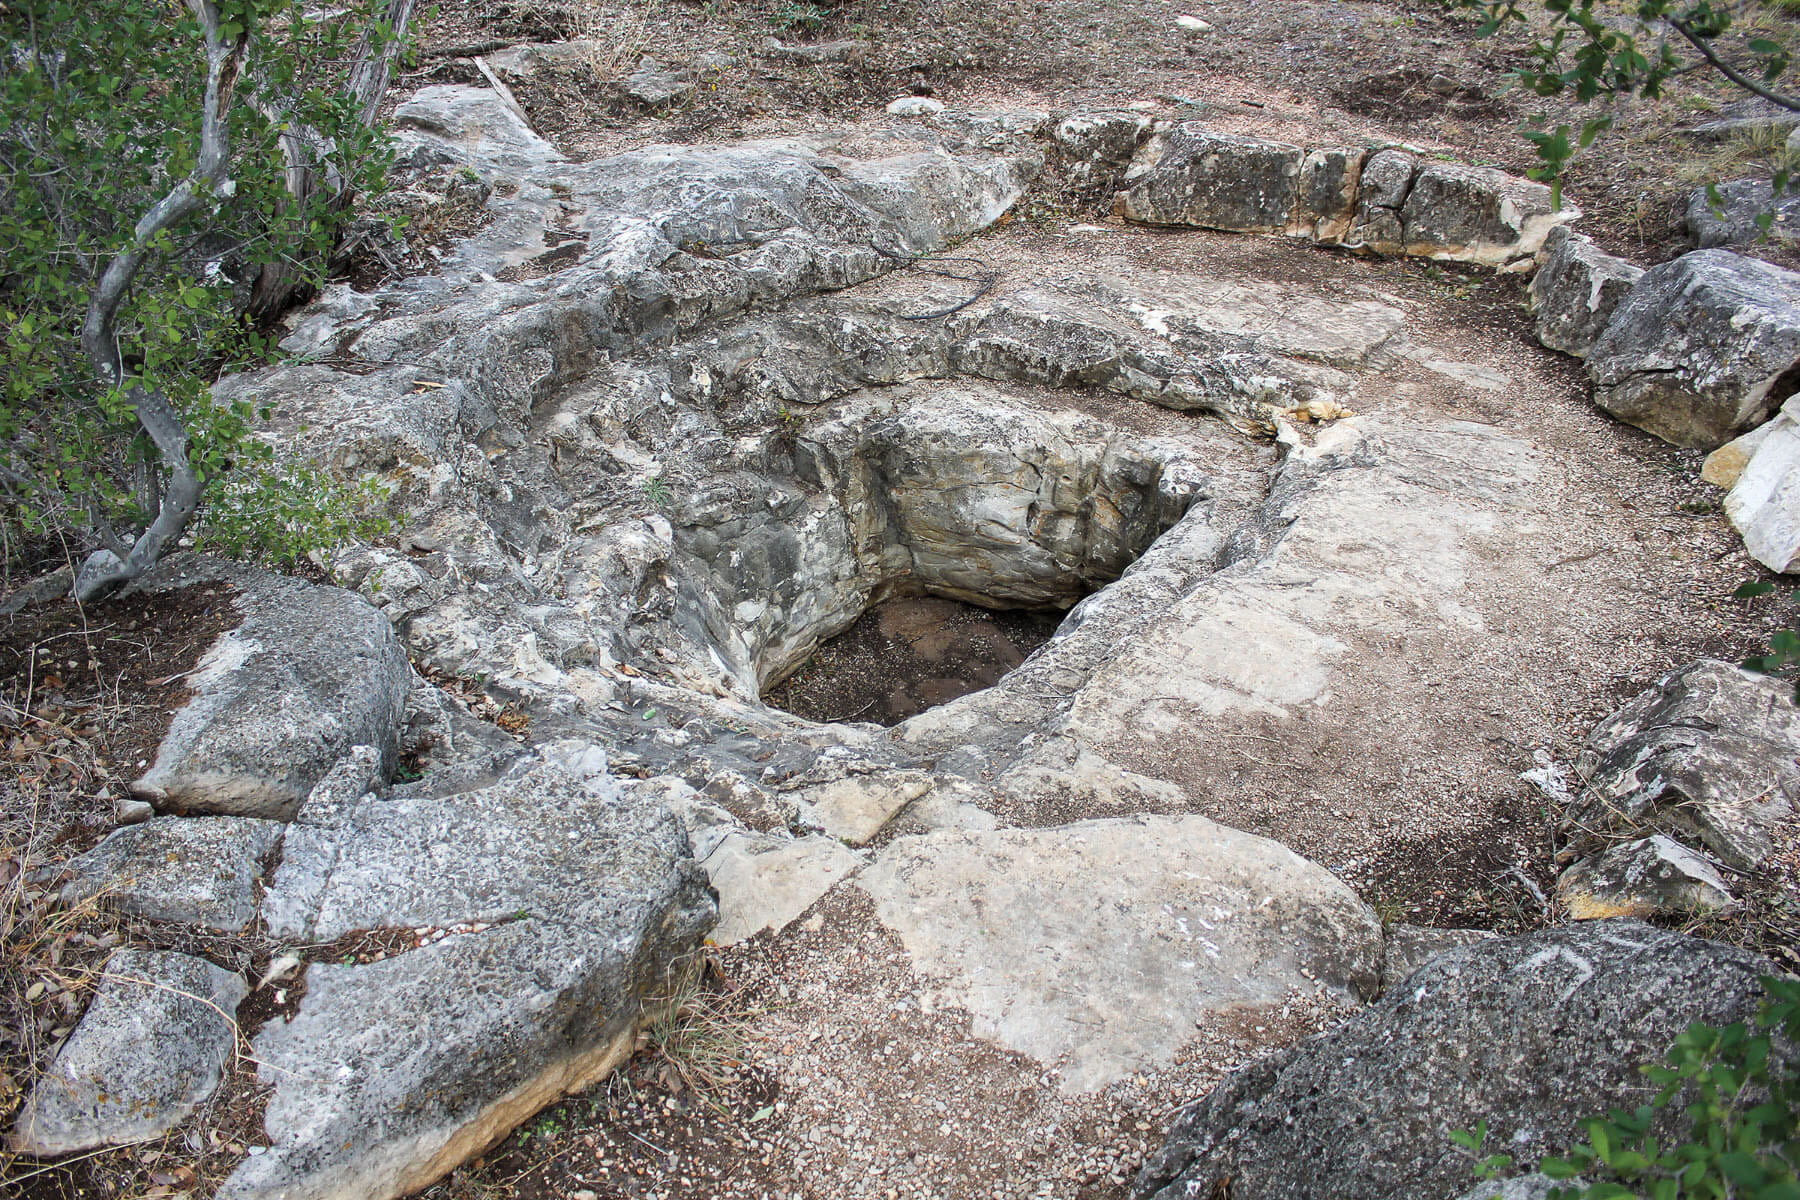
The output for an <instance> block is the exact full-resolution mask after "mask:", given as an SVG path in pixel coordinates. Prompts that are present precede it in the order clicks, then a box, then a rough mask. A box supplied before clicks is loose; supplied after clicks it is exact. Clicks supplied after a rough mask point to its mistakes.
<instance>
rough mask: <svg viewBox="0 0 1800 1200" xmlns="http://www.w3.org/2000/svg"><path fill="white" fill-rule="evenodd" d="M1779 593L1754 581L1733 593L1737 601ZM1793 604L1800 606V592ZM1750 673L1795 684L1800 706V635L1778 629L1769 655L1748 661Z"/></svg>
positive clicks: (1792, 598)
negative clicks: (1753, 672)
mask: <svg viewBox="0 0 1800 1200" xmlns="http://www.w3.org/2000/svg"><path fill="white" fill-rule="evenodd" d="M1774 590H1775V585H1774V584H1772V583H1758V582H1755V581H1751V582H1749V583H1742V584H1739V585H1738V589H1737V590H1736V591H1735V592H1733V593H1731V598H1732V599H1733V600H1755V599H1757V598H1758V597H1761V596H1767V595H1769V594H1770V593H1771V592H1773V591H1774ZM1789 600H1790V601H1791V602H1792V603H1794V604H1800V592H1795V593H1793V595H1792V596H1790V597H1789ZM1743 666H1744V669H1745V670H1747V671H1756V672H1758V673H1760V674H1763V675H1775V676H1779V677H1781V678H1784V679H1793V680H1794V703H1796V704H1800V633H1796V632H1795V631H1794V630H1792V629H1778V630H1776V631H1775V632H1774V633H1773V634H1771V635H1770V636H1769V652H1768V653H1767V654H1760V655H1757V656H1756V657H1754V658H1747V659H1745V660H1744V663H1743Z"/></svg>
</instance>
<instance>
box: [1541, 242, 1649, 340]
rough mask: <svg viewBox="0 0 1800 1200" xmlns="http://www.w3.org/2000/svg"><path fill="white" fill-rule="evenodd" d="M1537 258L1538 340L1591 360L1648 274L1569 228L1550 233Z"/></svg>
mask: <svg viewBox="0 0 1800 1200" xmlns="http://www.w3.org/2000/svg"><path fill="white" fill-rule="evenodd" d="M1538 258H1539V260H1540V261H1539V263H1538V269H1537V274H1535V275H1533V276H1532V277H1531V292H1530V295H1531V308H1532V311H1533V312H1534V313H1535V314H1536V316H1537V339H1538V341H1539V342H1541V343H1543V344H1544V345H1546V346H1548V347H1550V349H1552V350H1560V351H1562V352H1563V353H1564V354H1573V355H1574V356H1575V357H1576V358H1586V357H1587V355H1588V352H1589V351H1591V350H1592V349H1593V348H1594V342H1595V341H1596V340H1597V339H1598V338H1599V337H1600V334H1601V332H1602V331H1603V330H1605V328H1606V326H1607V323H1608V322H1610V321H1611V320H1612V315H1613V312H1614V310H1616V309H1617V308H1618V307H1619V302H1620V301H1621V300H1623V299H1624V298H1625V295H1626V293H1628V292H1630V291H1631V289H1632V287H1633V286H1634V285H1635V284H1636V283H1637V281H1638V280H1639V279H1641V278H1643V274H1644V272H1643V269H1642V268H1641V267H1635V266H1633V265H1632V264H1630V263H1628V262H1626V261H1625V260H1624V259H1622V258H1614V257H1613V256H1612V255H1610V254H1606V253H1604V252H1602V251H1601V249H1600V248H1599V247H1598V246H1596V245H1594V242H1593V239H1592V238H1588V237H1584V236H1582V235H1581V234H1579V233H1574V232H1571V231H1570V230H1569V228H1568V227H1567V226H1564V225H1559V226H1557V227H1556V228H1555V229H1552V230H1551V231H1550V236H1549V237H1547V238H1545V239H1544V248H1543V250H1542V251H1541V252H1540V253H1539V255H1538Z"/></svg>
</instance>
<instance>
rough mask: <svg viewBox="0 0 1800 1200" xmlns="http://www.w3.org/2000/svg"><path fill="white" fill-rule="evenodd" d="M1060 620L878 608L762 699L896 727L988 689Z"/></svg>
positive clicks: (796, 710)
mask: <svg viewBox="0 0 1800 1200" xmlns="http://www.w3.org/2000/svg"><path fill="white" fill-rule="evenodd" d="M1061 620H1062V614H1060V613H1042V612H1020V611H1016V610H1015V611H997V610H993V609H986V608H978V607H976V606H975V605H973V604H963V603H960V602H958V601H955V600H945V599H942V598H939V597H935V596H917V597H904V598H901V599H897V600H889V601H887V602H886V603H884V604H878V605H876V606H875V607H874V608H871V609H870V610H869V611H868V612H866V613H864V614H863V615H862V617H861V618H860V619H859V620H858V621H857V622H856V624H854V625H852V626H851V627H850V628H849V629H846V630H845V631H844V632H843V633H840V634H838V635H837V636H836V637H834V638H832V639H831V640H830V641H828V642H826V643H825V644H824V645H823V646H820V647H819V649H818V651H817V652H816V653H815V654H813V656H812V657H811V658H809V659H808V660H807V661H806V662H804V663H802V664H800V666H799V667H798V668H797V669H796V670H795V671H794V673H793V674H791V675H789V676H788V677H787V678H786V679H784V680H782V681H781V682H780V683H779V684H777V685H776V686H775V687H774V688H772V689H771V690H770V691H769V692H768V693H767V694H766V695H765V696H764V697H763V699H764V700H765V701H766V702H767V703H769V704H772V705H774V706H775V707H776V708H780V709H785V710H787V711H788V712H791V713H793V714H794V715H795V716H798V717H805V718H806V719H807V720H809V721H873V722H874V723H875V724H877V725H897V724H899V723H900V722H901V721H904V720H906V718H908V717H910V716H914V715H916V714H918V713H922V712H924V711H925V710H926V709H928V708H932V707H934V706H936V705H939V704H945V703H948V702H949V701H951V700H954V699H956V698H957V697H958V696H965V695H967V694H968V693H970V692H974V691H979V690H980V689H982V688H986V687H993V686H994V685H995V684H996V683H999V682H1000V678H1001V676H1003V675H1005V674H1006V673H1007V672H1008V671H1010V670H1012V669H1013V668H1014V667H1016V666H1018V665H1019V664H1020V663H1022V662H1024V661H1025V659H1026V656H1028V655H1029V654H1030V653H1031V652H1032V651H1033V650H1036V649H1037V648H1038V647H1039V646H1041V645H1043V644H1044V643H1045V642H1047V641H1049V640H1050V635H1051V634H1053V633H1055V632H1056V626H1057V624H1058V623H1059V622H1060V621H1061Z"/></svg>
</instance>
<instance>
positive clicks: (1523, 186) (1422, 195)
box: [1344, 149, 1581, 267]
mask: <svg viewBox="0 0 1800 1200" xmlns="http://www.w3.org/2000/svg"><path fill="white" fill-rule="evenodd" d="M1580 215H1581V214H1580V213H1579V212H1578V211H1576V210H1575V209H1573V208H1564V209H1562V210H1560V211H1559V210H1556V209H1554V208H1552V206H1551V203H1550V189H1549V188H1548V187H1546V186H1544V185H1543V184H1541V183H1534V182H1531V181H1530V180H1525V179H1518V178H1516V177H1514V176H1511V175H1507V174H1506V173H1504V172H1502V171H1496V170H1494V169H1493V168H1491V167H1472V166H1468V165H1465V164H1463V163H1454V162H1441V161H1438V160H1436V159H1422V158H1420V157H1419V156H1418V155H1416V154H1414V153H1412V152H1411V151H1407V150H1395V149H1389V150H1382V151H1379V152H1377V153H1375V154H1372V155H1370V156H1369V158H1368V160H1367V161H1366V162H1365V163H1364V164H1363V169H1362V187H1361V190H1360V192H1359V194H1358V197H1357V204H1356V219H1355V221H1354V222H1353V223H1352V225H1351V228H1350V230H1349V232H1348V233H1347V234H1346V235H1345V237H1344V243H1345V244H1346V245H1349V246H1353V247H1359V248H1364V249H1368V250H1373V251H1375V252H1376V253H1378V254H1408V255H1415V256H1418V257H1421V258H1435V259H1445V260H1449V261H1453V262H1468V263H1478V264H1481V265H1484V266H1492V267H1510V266H1513V265H1517V264H1524V265H1526V266H1529V264H1528V263H1525V260H1526V259H1529V258H1530V257H1531V256H1532V255H1534V254H1536V253H1537V252H1538V250H1539V249H1540V248H1541V247H1542V246H1543V244H1544V239H1545V238H1546V237H1548V236H1549V234H1550V231H1551V230H1552V229H1554V228H1555V227H1556V226H1557V225H1558V224H1560V223H1562V222H1565V221H1570V220H1574V219H1575V218H1576V217H1579V216H1580Z"/></svg>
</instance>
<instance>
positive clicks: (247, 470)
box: [0, 0, 393, 556]
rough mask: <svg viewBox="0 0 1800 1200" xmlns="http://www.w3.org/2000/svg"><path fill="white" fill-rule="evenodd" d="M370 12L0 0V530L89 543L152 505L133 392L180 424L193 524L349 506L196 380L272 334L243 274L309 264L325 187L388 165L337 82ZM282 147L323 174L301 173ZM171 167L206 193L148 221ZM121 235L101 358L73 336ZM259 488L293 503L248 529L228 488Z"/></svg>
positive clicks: (326, 240)
mask: <svg viewBox="0 0 1800 1200" xmlns="http://www.w3.org/2000/svg"><path fill="white" fill-rule="evenodd" d="M383 11H384V10H383V6H382V5H381V4H380V3H379V0H350V2H349V3H347V4H340V5H336V6H333V7H332V8H330V9H329V10H325V11H320V10H319V9H318V7H317V6H312V5H307V4H305V3H303V2H302V0H217V2H216V3H213V2H212V0H204V2H202V0H190V2H189V3H185V4H184V3H180V2H177V0H108V2H107V3H105V4H96V3H92V2H91V0H0V111H4V112H5V113H6V118H7V119H6V122H5V124H4V125H3V126H0V245H4V246H5V247H6V257H5V261H4V266H3V268H0V447H3V449H0V499H3V500H4V503H5V506H6V510H5V514H4V516H5V519H4V520H3V521H0V534H14V535H16V534H17V533H19V532H23V533H26V534H43V533H56V532H64V533H68V532H73V533H75V534H76V535H77V540H78V541H79V542H81V543H83V544H84V545H83V548H86V547H89V546H92V545H94V544H96V543H101V544H104V543H106V542H107V541H109V540H110V541H111V542H113V543H114V544H118V543H120V542H121V541H122V542H129V541H130V540H131V537H132V536H133V535H132V533H131V531H132V530H135V529H138V528H141V527H143V526H144V525H146V524H147V523H148V522H149V521H151V520H152V519H153V518H154V516H155V514H156V512H157V509H158V507H159V505H160V504H161V502H162V499H163V495H164V489H165V488H166V487H167V486H168V476H169V463H168V462H167V461H166V456H165V455H163V454H161V453H159V450H158V447H157V446H156V445H155V444H153V442H152V440H151V439H150V438H149V437H148V436H147V435H146V430H145V427H144V425H143V424H142V423H141V422H140V420H139V419H138V417H139V414H138V411H137V409H138V406H139V404H140V400H139V399H138V398H139V397H143V396H145V395H154V396H160V397H162V398H164V399H166V400H167V401H168V403H169V405H170V406H171V407H172V408H173V410H174V411H175V413H176V414H177V415H178V417H179V419H180V421H181V423H182V425H184V426H185V429H186V434H187V456H188V463H189V465H190V466H191V467H192V468H193V470H194V472H195V473H196V474H197V475H198V476H199V479H200V480H201V482H202V483H203V484H204V485H208V486H207V490H206V492H205V493H204V494H205V495H206V496H207V502H210V503H211V504H213V506H214V507H215V509H218V510H219V511H216V512H214V513H213V514H212V518H213V519H212V520H211V521H210V525H211V526H212V527H215V528H218V527H224V528H230V529H233V530H235V531H236V534H235V536H236V539H237V544H238V547H239V548H241V549H246V550H254V549H263V550H272V551H275V552H276V553H277V555H278V556H281V555H287V556H292V555H293V554H294V553H296V552H298V553H304V552H305V550H306V549H308V548H309V546H308V545H307V544H306V543H307V542H308V538H307V537H305V536H303V534H302V531H304V530H305V529H307V528H309V527H318V528H319V529H320V530H321V532H322V533H328V532H330V530H327V528H326V527H328V526H333V525H334V519H335V518H341V517H342V515H343V513H344V512H345V511H346V508H347V506H348V505H349V504H350V499H349V497H348V496H347V495H346V494H345V493H344V492H343V491H342V490H341V489H336V488H333V487H324V488H321V487H319V486H318V484H319V481H318V480H317V479H309V480H307V481H305V486H304V487H296V486H295V482H296V481H295V480H294V478H293V477H292V476H291V474H285V475H284V472H285V469H284V468H282V467H280V466H279V465H278V464H277V463H276V461H275V454H274V452H273V449H272V448H271V447H270V446H269V445H268V444H266V442H265V441H263V440H262V439H261V438H259V437H258V436H257V427H258V423H259V420H261V419H263V418H264V417H266V414H263V413H258V412H256V411H254V410H253V407H252V406H251V405H249V404H247V403H234V404H229V405H227V404H220V403H216V402H215V401H214V400H213V399H212V398H211V396H210V395H209V393H208V390H207V385H208V382H209V381H210V380H211V379H213V378H216V377H217V375H218V374H219V373H220V372H221V371H224V370H230V369H234V368H238V367H242V366H246V365H250V364H254V363H257V362H261V361H264V360H266V359H267V358H268V357H269V355H270V354H271V352H272V346H271V345H270V343H269V340H268V339H267V338H266V337H265V336H264V334H263V333H262V332H260V331H259V330H257V329H256V328H255V327H254V326H253V325H252V323H251V322H250V321H248V320H247V319H246V318H245V316H244V313H245V311H246V309H247V307H248V305H249V299H250V295H251V292H252V290H253V289H254V288H255V286H256V283H257V280H258V278H259V276H260V275H261V274H262V273H263V272H265V271H266V270H268V269H269V268H271V267H273V266H278V265H285V266H287V267H289V268H296V267H297V268H299V269H301V270H303V271H304V272H305V273H306V275H307V277H308V278H310V279H313V280H315V281H316V280H317V279H318V277H319V275H320V273H321V272H322V271H323V269H324V265H325V263H326V262H327V260H328V257H329V254H330V250H331V247H332V243H333V240H334V238H335V236H336V221H335V219H334V215H335V214H334V207H333V206H334V205H335V206H338V207H340V208H341V203H342V198H343V197H344V196H346V195H354V194H356V193H365V194H366V193H370V192H375V191H378V190H379V189H380V188H381V187H382V186H383V181H384V172H385V170H386V167H387V165H388V161H389V159H388V153H387V150H386V143H385V139H384V138H382V137H381V135H380V134H379V133H378V131H376V130H375V129H373V128H371V126H370V125H369V124H368V123H367V121H366V114H365V112H364V111H363V108H362V106H361V105H360V104H359V102H358V99H357V97H356V96H355V95H353V94H352V92H351V90H350V89H348V88H347V87H346V86H345V74H346V69H347V68H346V64H348V63H351V62H353V61H354V60H355V58H356V55H357V53H358V51H359V48H361V49H364V50H366V49H367V48H368V47H369V46H371V45H372V44H373V45H375V46H377V47H379V45H380V43H381V42H382V40H383V39H387V38H391V37H392V36H393V31H392V30H389V29H384V28H383V26H382V22H381V14H382V12H383ZM207 22H211V23H212V25H213V26H214V28H213V33H214V34H215V35H216V36H215V37H214V38H213V39H212V40H211V41H209V39H208V36H207V30H208V26H207V24H206V23H207ZM221 46H222V47H224V48H226V49H228V50H229V52H230V55H231V58H230V61H229V64H228V66H227V68H226V70H225V72H224V77H223V78H222V79H220V78H214V79H213V80H212V84H213V87H214V94H215V96H216V100H217V115H218V117H219V118H220V122H219V126H218V128H219V130H220V131H222V132H223V133H224V135H225V144H226V145H227V146H228V162H227V163H226V164H224V169H223V171H222V173H215V174H212V175H208V174H207V172H206V171H204V170H203V169H202V167H203V166H204V163H203V161H202V160H203V158H204V155H205V151H206V146H205V144H204V143H205V138H204V137H203V126H204V123H205V120H206V117H207V107H208V105H207V95H208V87H209V74H208V69H209V58H208V51H209V47H210V48H213V49H218V48H220V47H221ZM297 164H299V165H303V166H304V167H305V169H308V170H312V171H314V172H318V173H321V174H322V175H324V176H327V177H329V178H330V179H331V181H332V183H333V185H334V186H332V187H328V188H318V189H313V190H311V191H308V190H307V189H305V188H295V187H294V186H293V184H294V182H295V174H294V170H293V169H294V168H295V167H296V165H297ZM183 181H189V182H195V181H197V182H195V186H196V187H198V188H199V189H200V190H201V191H202V192H203V197H202V198H203V200H204V203H203V204H201V205H199V206H198V208H197V211H195V212H193V213H192V214H191V215H189V216H187V217H186V218H185V219H183V220H180V221H179V222H177V223H175V224H173V225H172V226H170V227H168V228H164V229H160V230H156V231H155V232H154V233H153V234H151V235H150V236H149V237H148V238H145V237H144V231H145V229H147V228H148V227H149V222H148V221H147V214H149V213H150V212H151V210H152V209H153V207H154V206H156V205H157V204H158V203H159V202H160V201H163V200H164V198H165V197H167V196H169V195H171V194H172V192H173V190H174V189H177V188H179V187H180V186H181V185H182V184H183ZM297 192H298V193H299V194H298V195H297V194H296V193H297ZM130 253H141V255H142V263H141V266H139V267H138V269H137V270H136V271H135V273H134V275H133V276H132V278H131V282H130V285H129V288H128V291H127V293H126V294H125V296H124V299H123V301H122V302H121V303H120V305H119V306H118V308H117V311H116V314H115V315H114V317H113V321H112V326H111V328H112V332H113V335H114V339H116V346H117V355H118V361H117V370H116V371H109V370H108V369H107V367H106V365H105V364H100V363H96V362H95V361H94V355H93V354H92V353H89V352H84V348H83V341H82V333H83V327H84V324H85V323H88V322H91V321H92V320H93V319H94V318H93V314H92V312H91V311H90V306H91V305H92V304H93V302H94V298H95V295H96V289H97V286H98V284H99V282H100V280H101V279H102V277H103V276H104V275H105V273H106V271H107V269H108V267H109V265H111V264H113V263H114V262H115V261H117V260H118V259H119V258H120V256H121V255H125V254H130ZM90 350H91V347H90ZM109 375H111V376H112V377H110V378H109ZM284 477H285V478H286V480H287V483H286V484H285V485H284V484H283V482H282V481H283V478H284ZM227 478H229V479H230V480H231V481H232V484H231V486H230V487H212V486H210V485H212V484H213V483H215V482H217V481H220V480H224V479H227ZM275 494H280V495H284V496H286V497H288V499H289V501H290V502H289V503H287V504H286V505H284V506H281V507H280V508H279V509H270V510H268V511H267V512H266V513H265V514H264V517H266V520H265V521H264V523H265V524H267V525H268V526H269V527H268V528H266V529H263V530H261V531H258V530H257V529H256V528H255V526H257V524H258V522H259V520H263V518H260V517H259V514H258V511H257V510H256V509H255V508H254V507H245V506H246V505H251V506H254V505H255V504H256V503H258V502H259V501H261V500H266V499H267V498H268V497H269V496H270V495H275ZM296 498H298V499H300V500H302V501H303V502H302V503H298V504H296V503H293V502H292V501H294V500H295V499H296ZM233 505H236V506H237V508H238V510H239V511H238V512H237V513H236V514H235V515H232V514H230V513H229V512H227V511H225V510H228V509H230V508H231V507H232V506H233ZM246 523H248V524H246ZM207 524H209V523H208V522H206V521H204V520H203V523H202V527H203V528H204V527H206V525H207ZM114 528H116V529H117V530H118V531H119V532H118V534H117V535H114V534H113V533H112V531H113V529H114ZM335 531H336V532H341V531H342V521H341V520H336V521H335ZM8 548H10V547H8Z"/></svg>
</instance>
